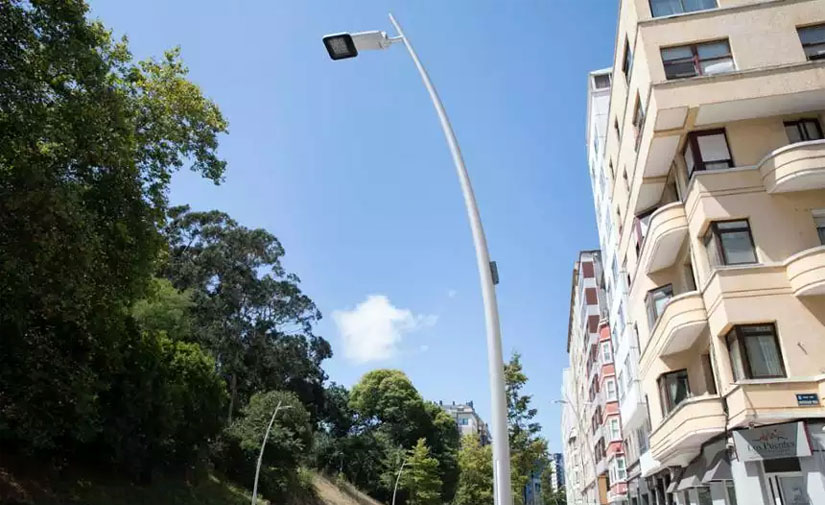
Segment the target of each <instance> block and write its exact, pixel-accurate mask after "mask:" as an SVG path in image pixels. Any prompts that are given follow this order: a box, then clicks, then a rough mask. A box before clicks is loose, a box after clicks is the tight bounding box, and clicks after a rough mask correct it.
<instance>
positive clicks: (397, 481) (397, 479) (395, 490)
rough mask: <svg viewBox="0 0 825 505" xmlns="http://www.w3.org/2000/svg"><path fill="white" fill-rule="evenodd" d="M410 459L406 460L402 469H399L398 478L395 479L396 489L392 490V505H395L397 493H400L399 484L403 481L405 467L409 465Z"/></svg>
mask: <svg viewBox="0 0 825 505" xmlns="http://www.w3.org/2000/svg"><path fill="white" fill-rule="evenodd" d="M407 461H409V458H404V461H402V462H401V468H399V469H398V477H396V478H395V487H394V488H393V489H392V505H395V493H396V492H398V483H399V482H400V481H401V472H403V471H404V465H406V464H407Z"/></svg>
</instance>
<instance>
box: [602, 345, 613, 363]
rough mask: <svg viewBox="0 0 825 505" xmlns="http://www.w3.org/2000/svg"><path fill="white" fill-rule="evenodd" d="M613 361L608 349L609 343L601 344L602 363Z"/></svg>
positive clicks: (611, 353)
mask: <svg viewBox="0 0 825 505" xmlns="http://www.w3.org/2000/svg"><path fill="white" fill-rule="evenodd" d="M611 361H613V352H612V351H611V349H610V342H602V363H610V362H611Z"/></svg>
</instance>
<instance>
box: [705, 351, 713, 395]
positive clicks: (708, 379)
mask: <svg viewBox="0 0 825 505" xmlns="http://www.w3.org/2000/svg"><path fill="white" fill-rule="evenodd" d="M702 373H703V374H704V375H705V387H706V388H707V391H708V393H710V394H712V395H715V394H716V377H715V376H714V373H713V362H712V361H711V357H710V354H703V355H702Z"/></svg>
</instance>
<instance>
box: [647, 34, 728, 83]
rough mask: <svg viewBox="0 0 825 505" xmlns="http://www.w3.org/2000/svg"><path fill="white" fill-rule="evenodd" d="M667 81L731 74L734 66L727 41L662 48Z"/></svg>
mask: <svg viewBox="0 0 825 505" xmlns="http://www.w3.org/2000/svg"><path fill="white" fill-rule="evenodd" d="M661 52H662V62H663V63H664V66H665V77H667V79H668V80H672V79H685V78H688V77H696V76H697V75H714V74H724V73H727V72H733V71H734V70H736V66H735V65H734V63H733V55H731V52H730V45H729V44H728V41H727V40H717V41H714V42H706V43H704V44H691V45H687V46H677V47H665V48H662V51H661Z"/></svg>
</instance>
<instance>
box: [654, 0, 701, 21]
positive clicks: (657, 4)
mask: <svg viewBox="0 0 825 505" xmlns="http://www.w3.org/2000/svg"><path fill="white" fill-rule="evenodd" d="M715 8H716V0H650V11H651V14H653V17H654V18H658V17H662V16H672V15H674V14H684V13H685V12H693V11H700V10H705V9H715Z"/></svg>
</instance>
